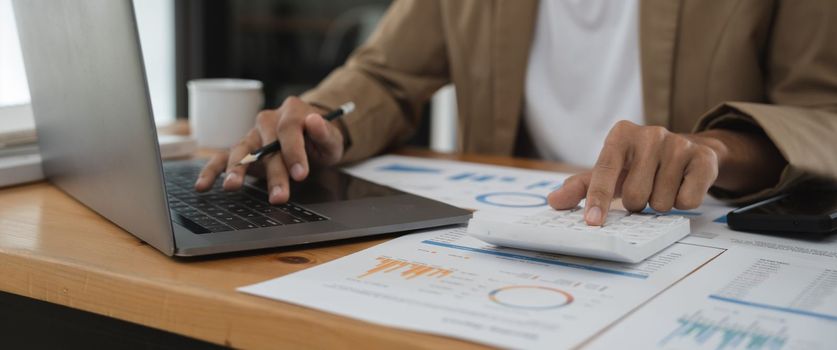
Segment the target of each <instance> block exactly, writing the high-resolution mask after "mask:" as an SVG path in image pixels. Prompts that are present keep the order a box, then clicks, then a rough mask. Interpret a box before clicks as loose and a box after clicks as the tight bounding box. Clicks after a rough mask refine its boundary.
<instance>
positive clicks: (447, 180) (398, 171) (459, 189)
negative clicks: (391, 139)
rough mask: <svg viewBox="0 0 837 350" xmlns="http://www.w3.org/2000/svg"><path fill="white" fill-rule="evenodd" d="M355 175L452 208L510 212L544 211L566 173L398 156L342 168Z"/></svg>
mask: <svg viewBox="0 0 837 350" xmlns="http://www.w3.org/2000/svg"><path fill="white" fill-rule="evenodd" d="M344 170H345V171H346V172H348V173H350V174H352V175H354V176H357V177H360V178H363V179H366V180H369V181H372V182H376V183H379V184H382V185H387V186H390V187H394V188H397V189H400V190H402V191H405V192H410V193H413V194H416V195H419V196H423V197H427V198H432V199H435V200H438V201H441V202H445V203H448V204H451V205H454V206H458V207H461V208H466V209H475V210H501V211H503V212H509V213H521V214H528V213H532V214H534V213H537V212H540V211H543V210H544V209H546V208H548V205H547V203H546V196H547V195H548V194H549V193H550V192H552V191H554V190H556V189H558V188H559V187H561V184H562V183H563V182H564V180H565V179H566V178H567V177H569V176H570V174H565V173H556V172H549V171H539V170H525V169H516V168H509V167H501V166H491V165H482V164H475V163H465V162H456V161H448V160H434V159H423V158H415V157H405V156H397V155H386V156H381V157H377V158H373V159H371V160H369V161H366V162H363V163H360V164H358V165H355V166H352V167H348V168H344Z"/></svg>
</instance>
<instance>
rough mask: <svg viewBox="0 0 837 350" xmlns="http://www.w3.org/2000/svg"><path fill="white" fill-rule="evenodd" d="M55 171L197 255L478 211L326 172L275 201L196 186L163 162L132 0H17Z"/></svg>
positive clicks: (178, 251) (434, 222)
mask: <svg viewBox="0 0 837 350" xmlns="http://www.w3.org/2000/svg"><path fill="white" fill-rule="evenodd" d="M14 10H15V15H16V18H17V25H18V32H19V34H20V39H21V40H20V42H21V46H22V51H23V57H24V64H25V66H26V73H27V77H28V80H29V87H30V95H31V99H32V108H33V112H34V116H35V124H36V128H37V133H38V143H39V147H40V150H41V157H42V160H43V170H44V174H45V176H46V177H47V178H48V179H49V180H50V181H51V182H52V183H54V184H55V185H56V186H57V187H59V188H60V189H62V190H63V191H65V192H66V193H68V194H69V195H70V196H72V197H74V198H76V199H77V200H78V201H80V202H81V203H83V204H84V205H86V206H87V207H89V208H91V209H93V210H94V211H96V212H98V213H99V214H101V215H102V216H104V217H105V218H107V219H109V220H110V221H112V222H113V223H115V224H116V225H118V226H120V227H122V228H123V229H125V230H126V231H128V232H130V233H131V234H133V235H134V236H136V237H138V238H139V239H141V240H143V241H145V242H146V243H148V244H149V245H151V246H153V247H155V248H156V249H158V250H160V251H161V252H163V253H164V254H166V255H170V256H172V255H174V256H197V255H206V254H215V253H224V252H233V251H242V250H250V249H258V248H268V247H279V246H288V245H297V244H304V243H311V242H322V241H330V240H337V239H345V238H352V237H360V236H369V235H375V234H382V233H391V232H398V231H408V230H416V229H422V228H429V227H436V226H445V225H452V224H460V223H465V222H467V220H468V218H469V217H470V212H468V211H466V210H462V209H459V208H455V207H452V206H449V205H446V204H443V203H440V202H436V201H433V200H430V199H426V198H422V197H419V196H415V195H411V194H407V193H404V192H401V191H398V190H395V189H392V188H388V187H384V186H380V185H377V184H374V183H370V182H367V181H364V180H362V179H358V178H354V177H351V176H350V175H347V174H345V173H342V172H340V171H338V170H334V169H332V170H328V169H326V170H319V171H316V172H312V177H311V178H310V179H308V180H306V181H304V182H302V183H297V184H294V185H292V188H291V201H292V202H290V203H288V204H285V205H278V206H273V205H270V204H269V203H268V202H267V193H266V192H265V190H264V188H265V186H264V184H263V183H261V182H260V181H259V180H257V179H253V178H248V179H247V185H246V186H245V188H244V189H243V190H241V191H237V192H224V191H221V190H220V188H219V187H218V186H220V181H219V182H218V185H217V186H216V187H215V188H213V189H212V190H211V191H209V192H208V193H196V192H194V191H193V190H192V186H193V184H194V182H195V179H196V178H197V177H196V175H197V172H198V171H199V170H200V168H201V166H202V165H203V163H202V162H201V161H199V160H187V161H177V162H165V163H164V162H163V161H162V160H161V159H160V149H159V146H158V144H157V136H156V128H155V124H154V118H153V115H152V112H151V103H150V99H149V93H148V88H147V83H146V80H145V70H144V65H143V61H142V55H141V49H140V44H139V37H138V33H137V25H136V20H135V17H134V12H133V6H132V3H131V1H129V0H74V1H53V0H20V1H17V0H16V1H14Z"/></svg>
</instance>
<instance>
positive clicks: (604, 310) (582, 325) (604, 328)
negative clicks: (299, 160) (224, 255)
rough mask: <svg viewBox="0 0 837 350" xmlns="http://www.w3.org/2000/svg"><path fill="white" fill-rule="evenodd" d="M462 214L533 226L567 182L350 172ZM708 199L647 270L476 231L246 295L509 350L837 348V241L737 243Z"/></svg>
mask: <svg viewBox="0 0 837 350" xmlns="http://www.w3.org/2000/svg"><path fill="white" fill-rule="evenodd" d="M346 170H347V171H348V172H349V173H352V174H353V175H355V176H358V177H361V178H364V179H367V180H370V181H373V182H377V183H381V184H385V185H389V186H392V187H395V188H398V189H401V190H404V191H407V192H411V193H414V194H418V195H422V196H425V197H430V198H434V199H436V200H440V201H443V202H446V203H449V204H452V205H456V206H459V207H463V208H470V209H479V210H485V211H496V212H503V213H510V214H519V215H529V214H532V213H537V212H540V211H542V210H545V209H547V208H548V206H547V204H546V195H548V193H549V192H551V191H553V190H555V189H557V188H559V187H560V186H561V184H562V183H563V180H564V179H566V177H568V176H569V175H568V174H561V173H551V172H545V171H533V170H522V169H514V168H508V167H499V166H488V165H480V164H473V163H464V162H455V161H446V160H431V159H421V158H414V157H403V156H382V157H378V158H374V159H371V160H369V161H366V162H363V163H360V164H358V165H355V166H352V167H350V168H347V169H346ZM730 210H732V207H729V206H726V205H724V204H723V203H721V202H718V201H716V200H713V199H711V198H707V199H706V200H705V201H704V204H703V205H702V206H701V207H699V208H697V209H693V210H673V211H671V212H670V213H668V214H672V215H682V216H685V217H688V218H689V219H690V221H691V232H692V233H691V234H690V235H689V236H687V237H686V238H684V239H683V240H681V242H680V243H679V244H675V245H673V246H671V247H669V248H668V249H666V250H664V251H663V252H661V253H659V254H657V255H656V256H654V258H652V259H649V260H646V261H645V262H643V263H641V264H636V265H625V264H618V263H608V262H602V261H596V260H588V259H580V258H572V257H566V256H558V255H551V254H539V253H534V252H526V251H518V250H512V249H505V248H496V247H493V246H491V245H488V244H484V243H482V242H480V241H478V240H476V239H474V238H471V237H468V236H464V235H463V234H462V232H463V230H464V228H461V229H449V230H441V231H432V232H425V233H420V234H416V235H410V236H404V237H402V238H399V239H395V240H392V241H390V242H387V243H384V244H381V245H378V246H375V247H373V248H370V249H368V250H364V251H362V252H358V253H356V254H353V255H349V256H346V257H344V258H341V259H338V260H335V261H333V262H330V263H328V264H324V265H320V266H317V267H314V268H311V269H308V270H304V271H301V272H299V273H296V274H291V275H288V276H284V277H281V278H278V279H274V280H271V281H266V282H264V283H260V284H256V285H252V286H247V287H243V288H241V289H240V290H241V291H244V292H247V293H251V294H255V295H260V296H263V297H266V298H271V299H276V300H282V301H286V302H290V303H295V304H300V305H305V306H308V307H311V308H314V309H319V310H323V311H326V312H331V313H336V314H340V315H344V316H347V317H352V318H356V319H361V320H365V321H368V322H373V323H377V324H381V325H386V326H393V327H399V328H404V329H409V330H415V331H421V332H429V333H435V334H440V335H447V336H451V337H456V338H461V339H468V340H473V341H475V342H481V343H484V344H490V345H496V346H501V347H509V348H535V349H537V348H550V349H563V348H573V347H578V346H579V345H580V346H581V347H582V348H595V349H610V348H642V349H723V350H733V349H748V350H779V349H837V339H836V338H835V335H837V319H835V318H837V305H835V302H837V235H832V236H831V237H830V238H828V239H826V240H823V241H805V240H799V239H794V238H793V237H779V236H768V235H759V234H753V233H745V232H736V231H732V230H730V229H729V228H728V227H727V225H726V214H727V213H728V212H729V211H730Z"/></svg>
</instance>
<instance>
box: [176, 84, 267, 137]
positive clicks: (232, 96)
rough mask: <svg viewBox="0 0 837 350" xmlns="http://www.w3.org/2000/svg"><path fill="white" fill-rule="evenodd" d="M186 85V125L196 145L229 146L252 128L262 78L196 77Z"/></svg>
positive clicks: (259, 105)
mask: <svg viewBox="0 0 837 350" xmlns="http://www.w3.org/2000/svg"><path fill="white" fill-rule="evenodd" d="M186 86H187V87H188V89H189V126H190V127H191V129H192V136H193V137H194V138H195V140H197V142H198V146H200V147H208V148H230V147H232V146H233V145H235V144H236V143H238V141H239V140H240V139H241V138H242V137H244V135H246V134H247V132H248V131H249V130H250V129H251V128H253V125H254V124H253V123H254V122H255V120H256V114H258V113H259V111H260V110H261V109H262V105H263V104H264V95H263V94H262V82H260V81H258V80H246V79H197V80H190V81H189V82H188V83H186Z"/></svg>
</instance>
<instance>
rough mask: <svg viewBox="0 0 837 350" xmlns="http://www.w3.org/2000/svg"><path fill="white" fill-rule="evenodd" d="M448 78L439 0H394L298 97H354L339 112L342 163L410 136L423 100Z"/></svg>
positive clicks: (316, 100)
mask: <svg viewBox="0 0 837 350" xmlns="http://www.w3.org/2000/svg"><path fill="white" fill-rule="evenodd" d="M449 81H450V78H449V74H448V61H447V50H446V46H445V36H444V30H443V28H442V19H441V13H440V9H439V3H438V1H435V0H397V1H395V2H394V3H393V4H392V5H391V6H390V8H389V9H388V10H387V13H386V14H385V15H384V17H383V19H382V20H381V22H380V23H379V24H378V27H377V28H376V30H375V32H374V33H373V34H372V35H371V36H370V38H369V40H368V41H367V42H366V43H365V44H363V45H362V46H361V47H359V48H358V49H357V50H355V52H354V53H352V55H351V57H350V58H349V59H348V61H347V62H346V63H345V64H344V65H343V66H342V67H340V68H338V69H336V70H335V71H333V72H332V73H331V74H329V76H328V77H326V79H325V80H323V81H322V82H321V83H320V84H319V85H318V86H317V87H316V88H314V89H313V90H311V91H308V92H306V93H305V94H303V95H302V99H303V100H304V101H306V102H308V103H311V104H315V105H318V106H322V107H325V108H328V109H335V108H337V107H338V106H339V105H341V104H343V103H345V102H348V101H354V102H355V105H356V106H357V108H356V109H355V111H354V112H353V113H351V114H349V115H347V116H345V117H343V118H344V119H343V122H344V125H345V130H346V131H347V132H348V134H349V135H347V136H348V137H349V139H351V145H350V146H349V148H348V149H347V150H346V152H345V153H344V156H343V159H342V162H343V163H347V162H352V161H356V160H360V159H363V158H366V157H369V156H372V155H374V154H377V153H379V152H381V151H382V150H384V149H385V148H387V147H389V146H392V145H393V144H397V143H399V142H403V141H405V140H406V139H407V138H408V137H410V136H411V135H412V133H413V132H414V131H415V129H416V126H417V125H418V123H419V121H420V118H421V115H422V108H423V106H424V104H425V102H427V100H429V99H430V97H432V95H433V93H434V92H435V91H436V90H438V89H439V88H440V87H442V86H444V85H445V84H447V83H448V82H449Z"/></svg>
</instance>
